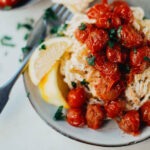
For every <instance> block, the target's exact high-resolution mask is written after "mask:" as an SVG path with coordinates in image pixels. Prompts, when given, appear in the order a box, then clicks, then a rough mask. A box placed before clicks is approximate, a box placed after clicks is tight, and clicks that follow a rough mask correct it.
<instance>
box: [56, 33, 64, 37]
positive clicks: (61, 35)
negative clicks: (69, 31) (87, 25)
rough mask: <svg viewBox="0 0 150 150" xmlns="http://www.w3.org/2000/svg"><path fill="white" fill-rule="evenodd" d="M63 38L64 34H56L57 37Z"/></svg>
mask: <svg viewBox="0 0 150 150" xmlns="http://www.w3.org/2000/svg"><path fill="white" fill-rule="evenodd" d="M63 36H65V34H64V33H58V34H57V37H63Z"/></svg>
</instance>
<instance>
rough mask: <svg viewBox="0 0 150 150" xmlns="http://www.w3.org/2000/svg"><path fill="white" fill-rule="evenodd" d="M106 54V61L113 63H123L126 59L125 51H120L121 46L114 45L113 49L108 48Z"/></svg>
mask: <svg viewBox="0 0 150 150" xmlns="http://www.w3.org/2000/svg"><path fill="white" fill-rule="evenodd" d="M106 53H107V58H108V60H109V61H111V62H114V63H124V62H125V61H126V59H127V53H126V51H123V50H121V46H120V45H119V44H115V45H114V46H113V48H110V47H109V46H108V47H107V50H106Z"/></svg>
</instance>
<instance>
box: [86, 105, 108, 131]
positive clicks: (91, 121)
mask: <svg viewBox="0 0 150 150" xmlns="http://www.w3.org/2000/svg"><path fill="white" fill-rule="evenodd" d="M104 118H105V114H104V110H103V109H102V108H101V106H100V105H99V104H88V106H87V111H86V121H87V125H88V127H89V128H92V129H98V128H100V127H101V125H102V123H103V120H104Z"/></svg>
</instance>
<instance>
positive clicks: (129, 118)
mask: <svg viewBox="0 0 150 150" xmlns="http://www.w3.org/2000/svg"><path fill="white" fill-rule="evenodd" d="M119 127H120V129H122V130H123V131H124V132H126V133H129V134H132V135H138V134H139V127H140V115H139V113H138V112H137V111H136V110H131V111H129V112H127V113H126V114H125V115H124V116H123V118H122V119H121V121H120V122H119Z"/></svg>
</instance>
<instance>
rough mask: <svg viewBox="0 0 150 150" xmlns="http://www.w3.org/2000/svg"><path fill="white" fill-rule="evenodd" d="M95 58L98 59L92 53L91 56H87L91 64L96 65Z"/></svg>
mask: <svg viewBox="0 0 150 150" xmlns="http://www.w3.org/2000/svg"><path fill="white" fill-rule="evenodd" d="M95 59H96V56H93V55H90V56H89V57H87V58H86V60H87V61H88V64H89V65H90V66H94V65H95Z"/></svg>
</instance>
